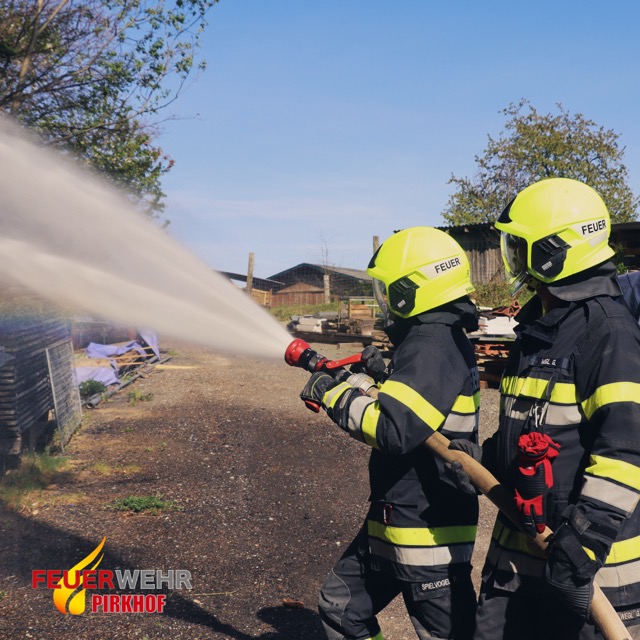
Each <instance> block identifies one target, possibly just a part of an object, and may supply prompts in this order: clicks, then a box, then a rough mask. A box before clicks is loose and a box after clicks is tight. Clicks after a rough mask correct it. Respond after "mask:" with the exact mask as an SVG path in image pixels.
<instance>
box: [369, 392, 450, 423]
mask: <svg viewBox="0 0 640 640" xmlns="http://www.w3.org/2000/svg"><path fill="white" fill-rule="evenodd" d="M380 393H381V394H382V393H384V394H385V395H387V396H389V397H391V398H393V399H394V400H397V401H398V402H400V403H401V404H403V405H404V406H405V407H407V409H410V410H411V411H412V412H413V413H415V415H416V416H418V418H420V420H422V421H423V422H424V423H425V424H426V425H427V426H428V427H429V428H430V429H432V430H433V431H437V430H438V428H439V427H440V425H441V424H442V423H443V422H444V416H443V415H442V413H440V411H438V409H436V408H435V407H434V406H433V405H432V404H431V403H430V402H429V401H428V400H426V399H425V398H423V397H422V396H421V395H420V394H419V393H418V392H417V391H416V390H415V389H412V388H411V387H410V386H408V385H406V384H404V383H403V382H396V381H395V380H387V381H386V382H385V383H384V384H383V385H382V386H381V387H380Z"/></svg>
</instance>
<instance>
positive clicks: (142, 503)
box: [106, 496, 179, 513]
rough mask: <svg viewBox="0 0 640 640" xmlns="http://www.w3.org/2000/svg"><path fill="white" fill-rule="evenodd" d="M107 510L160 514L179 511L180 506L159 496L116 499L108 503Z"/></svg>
mask: <svg viewBox="0 0 640 640" xmlns="http://www.w3.org/2000/svg"><path fill="white" fill-rule="evenodd" d="M106 506H107V509H111V510H112V511H133V512H134V513H140V512H141V511H149V512H151V513H159V512H160V511H166V510H167V509H178V508H179V507H178V505H176V503H175V502H174V501H173V500H164V499H163V498H159V497H157V496H127V497H126V498H116V499H115V500H112V501H111V502H109V503H107V505H106Z"/></svg>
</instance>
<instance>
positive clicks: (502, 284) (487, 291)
mask: <svg viewBox="0 0 640 640" xmlns="http://www.w3.org/2000/svg"><path fill="white" fill-rule="evenodd" d="M475 288H476V290H475V293H472V294H471V297H472V298H473V300H474V301H475V303H476V304H477V305H478V306H479V307H489V308H491V309H494V308H495V307H508V306H509V305H511V304H513V302H514V298H513V297H512V296H511V294H510V293H509V284H508V283H507V282H506V281H505V280H501V281H499V282H489V283H488V284H477V285H475ZM531 296H532V293H531V292H530V291H528V290H527V289H523V290H522V291H520V293H518V295H517V296H516V297H515V300H517V301H518V303H519V304H520V305H521V306H522V305H524V304H525V303H526V302H527V301H528V300H529V299H530V298H531Z"/></svg>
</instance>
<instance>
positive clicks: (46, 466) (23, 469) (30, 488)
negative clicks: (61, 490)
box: [0, 453, 67, 508]
mask: <svg viewBox="0 0 640 640" xmlns="http://www.w3.org/2000/svg"><path fill="white" fill-rule="evenodd" d="M66 465H67V458H64V457H61V456H52V455H49V454H46V453H36V454H29V455H25V456H23V457H22V460H21V464H20V467H19V468H18V469H16V470H15V471H11V472H9V473H7V475H6V476H5V477H4V478H2V480H1V481H0V500H2V501H3V502H4V503H6V504H7V505H9V506H11V507H14V508H18V507H20V506H22V505H23V504H24V503H25V502H27V501H28V500H29V499H30V498H31V497H32V496H33V494H34V493H37V492H39V491H42V490H43V489H45V488H46V487H47V486H48V485H50V484H52V483H53V482H54V481H55V480H57V479H58V478H59V477H60V476H61V475H62V474H63V472H64V470H65V467H66Z"/></svg>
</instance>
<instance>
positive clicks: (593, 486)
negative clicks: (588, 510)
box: [582, 476, 640, 515]
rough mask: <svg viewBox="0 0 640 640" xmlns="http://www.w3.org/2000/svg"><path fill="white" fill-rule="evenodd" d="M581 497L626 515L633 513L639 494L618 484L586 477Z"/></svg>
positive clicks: (639, 497)
mask: <svg viewBox="0 0 640 640" xmlns="http://www.w3.org/2000/svg"><path fill="white" fill-rule="evenodd" d="M582 496H583V497H585V498H593V499H595V500H599V501H600V502H605V503H607V504H610V505H612V506H614V507H616V508H617V509H620V511H623V512H624V513H625V514H626V515H630V514H631V513H632V512H633V510H634V509H635V508H636V505H637V504H638V500H639V499H640V494H638V493H636V492H635V491H634V490H633V489H628V488H627V487H621V486H620V485H619V484H615V483H613V482H609V481H608V480H605V479H604V478H597V477H595V476H586V478H585V481H584V485H583V487H582Z"/></svg>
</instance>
